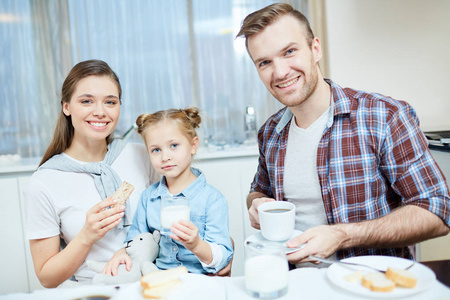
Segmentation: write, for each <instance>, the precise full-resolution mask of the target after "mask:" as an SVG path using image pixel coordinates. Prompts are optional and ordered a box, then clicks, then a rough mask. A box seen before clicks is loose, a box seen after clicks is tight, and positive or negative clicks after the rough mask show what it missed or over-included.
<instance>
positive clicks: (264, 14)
mask: <svg viewBox="0 0 450 300" xmlns="http://www.w3.org/2000/svg"><path fill="white" fill-rule="evenodd" d="M285 15H289V16H292V17H294V18H295V19H297V20H298V21H299V22H300V24H303V25H304V27H305V31H306V41H307V43H308V46H310V47H311V45H312V41H313V39H314V33H313V31H312V29H311V26H310V25H309V21H308V19H307V18H306V17H305V15H303V14H302V13H301V12H299V11H298V10H295V9H294V8H293V7H292V6H291V5H289V4H287V3H275V4H272V5H269V6H266V7H264V8H262V9H260V10H257V11H255V12H253V13H251V14H249V15H248V16H247V17H245V19H244V21H243V22H242V26H241V30H240V31H239V33H238V34H237V35H236V37H240V36H244V37H245V47H247V50H248V38H249V37H251V36H253V35H255V34H257V33H259V32H261V31H263V30H264V29H265V28H266V27H267V26H269V25H271V24H273V23H274V22H275V21H277V20H278V19H279V18H281V17H283V16H285Z"/></svg>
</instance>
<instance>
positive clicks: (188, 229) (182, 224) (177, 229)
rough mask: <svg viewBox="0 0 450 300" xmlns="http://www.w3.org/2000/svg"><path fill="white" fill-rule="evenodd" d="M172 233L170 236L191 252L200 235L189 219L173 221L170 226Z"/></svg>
mask: <svg viewBox="0 0 450 300" xmlns="http://www.w3.org/2000/svg"><path fill="white" fill-rule="evenodd" d="M170 230H171V231H172V233H171V234H170V237H171V238H172V239H174V240H176V241H179V242H180V243H182V244H183V246H184V247H185V248H186V249H188V250H189V251H191V252H194V251H193V250H194V249H195V248H196V247H197V245H198V243H199V240H200V237H199V236H198V228H197V226H195V225H194V223H192V222H191V221H185V220H180V221H179V222H177V223H173V224H172V227H171V228H170Z"/></svg>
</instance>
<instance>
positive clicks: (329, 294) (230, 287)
mask: <svg viewBox="0 0 450 300" xmlns="http://www.w3.org/2000/svg"><path fill="white" fill-rule="evenodd" d="M181 279H182V281H183V284H182V286H181V287H180V288H179V289H178V290H176V291H174V292H173V293H172V294H170V296H169V299H170V300H184V299H185V300H194V299H195V300H203V299H205V300H210V299H214V300H241V299H242V300H252V299H253V298H251V297H250V296H248V295H247V294H246V293H245V278H244V277H243V276H240V277H225V278H224V277H208V276H204V275H197V274H186V275H184V276H183V277H182V278H181ZM89 295H105V296H111V300H123V299H126V300H134V299H137V300H139V299H144V298H143V297H142V292H141V287H140V284H139V282H136V283H132V284H127V285H122V286H121V287H120V289H118V290H117V289H116V288H115V287H114V286H83V287H76V288H65V289H63V288H59V289H47V290H38V291H35V292H34V293H31V294H10V295H2V296H0V300H6V299H8V300H30V299H38V300H40V299H42V300H44V299H45V300H49V299H55V300H56V299H58V300H64V299H77V298H81V297H85V296H89ZM387 296H389V294H387V293H386V294H385V293H379V295H378V294H377V297H378V298H385V297H387ZM279 299H280V300H291V299H295V300H298V299H333V300H335V299H345V300H347V299H349V300H351V299H368V298H367V297H362V296H360V295H356V294H353V293H351V292H349V291H346V290H344V289H342V288H340V287H338V286H335V285H334V284H333V283H332V282H330V281H329V279H328V277H327V269H316V268H302V269H296V270H293V271H290V272H289V291H288V294H287V295H285V296H283V297H281V298H279ZM374 299H375V298H374ZM404 299H408V300H409V299H413V300H414V299H417V300H419V299H420V300H423V299H427V300H443V299H447V300H450V288H448V287H446V286H445V285H443V284H442V283H440V282H439V281H437V280H436V281H435V282H434V283H433V284H432V285H431V286H430V287H429V288H427V289H426V290H424V291H421V292H419V293H417V294H414V295H410V296H408V297H406V298H404Z"/></svg>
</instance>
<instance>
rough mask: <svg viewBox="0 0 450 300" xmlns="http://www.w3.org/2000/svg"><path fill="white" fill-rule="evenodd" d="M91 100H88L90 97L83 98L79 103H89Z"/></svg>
mask: <svg viewBox="0 0 450 300" xmlns="http://www.w3.org/2000/svg"><path fill="white" fill-rule="evenodd" d="M91 102H92V101H91V100H90V99H84V100H81V104H89V103H91Z"/></svg>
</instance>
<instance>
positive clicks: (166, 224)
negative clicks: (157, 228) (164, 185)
mask: <svg viewBox="0 0 450 300" xmlns="http://www.w3.org/2000/svg"><path fill="white" fill-rule="evenodd" d="M189 216H190V209H189V200H188V198H186V197H184V196H173V197H163V198H161V227H162V230H161V234H164V235H170V228H171V227H172V223H176V222H178V221H179V220H186V221H189V219H190V217H189Z"/></svg>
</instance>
